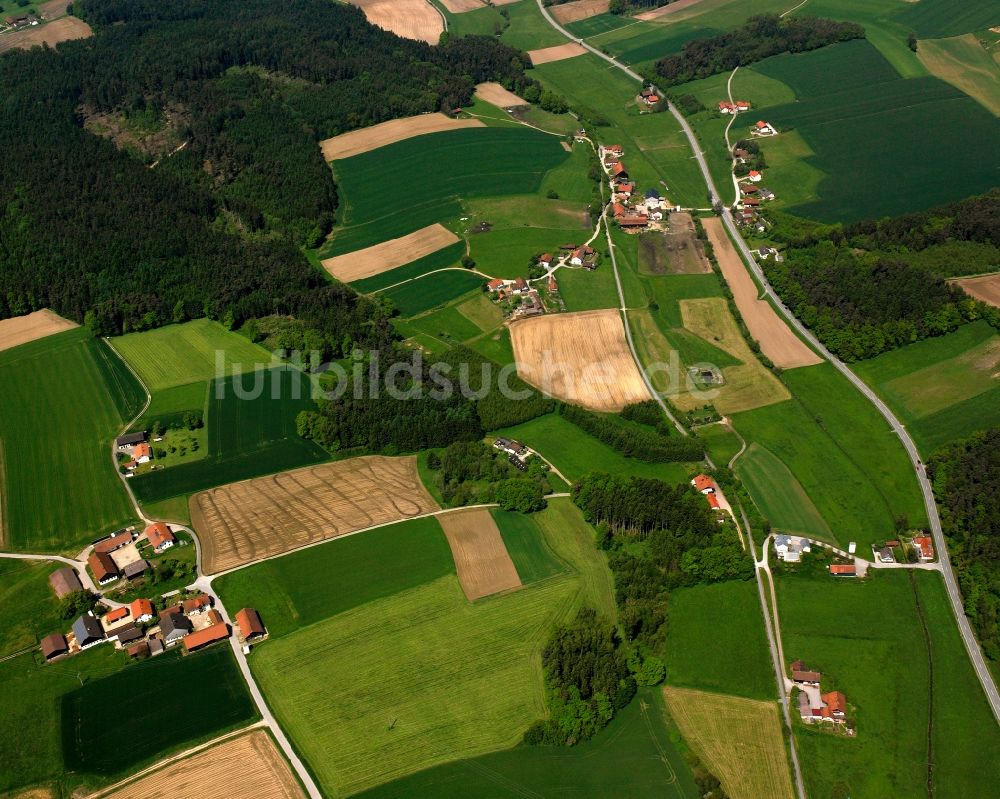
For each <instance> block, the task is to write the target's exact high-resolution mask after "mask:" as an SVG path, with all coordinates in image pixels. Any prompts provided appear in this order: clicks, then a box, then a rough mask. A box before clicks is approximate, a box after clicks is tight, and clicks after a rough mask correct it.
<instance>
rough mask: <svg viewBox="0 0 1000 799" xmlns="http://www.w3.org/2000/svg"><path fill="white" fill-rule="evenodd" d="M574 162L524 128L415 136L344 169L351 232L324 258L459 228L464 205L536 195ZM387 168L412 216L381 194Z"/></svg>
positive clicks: (550, 140)
mask: <svg viewBox="0 0 1000 799" xmlns="http://www.w3.org/2000/svg"><path fill="white" fill-rule="evenodd" d="M569 157H570V155H569V153H567V152H566V151H565V150H563V148H562V147H561V146H560V144H559V139H558V138H556V137H555V136H549V135H547V134H545V133H541V132H539V131H534V130H531V129H530V128H526V127H522V126H518V127H516V128H508V127H486V128H463V129H461V130H453V131H445V132H442V133H432V134H427V135H424V136H415V137H413V138H410V139H405V140H404V141H400V142H396V143H395V144H389V145H386V146H385V147H379V148H378V149H377V150H372V151H371V152H368V153H363V154H361V155H356V156H354V157H352V158H346V159H343V160H340V161H336V162H334V164H333V168H334V172H335V174H336V176H337V181H338V186H339V191H340V193H341V196H342V198H343V200H342V209H343V210H342V214H341V222H342V223H343V225H344V227H343V228H341V229H338V231H337V232H336V233H335V234H334V236H333V239H332V240H331V242H330V244H329V246H328V247H327V248H326V249H325V250H324V252H323V253H322V256H323V257H327V256H329V255H340V254H343V253H346V252H351V251H353V250H358V249H361V248H362V247H368V246H370V245H372V244H378V243H379V242H382V241H387V240H389V239H392V238H396V237H398V236H403V235H405V234H407V233H412V232H413V231H415V230H419V229H420V228H423V227H426V226H427V225H430V224H433V223H435V222H445V223H449V222H450V223H452V226H454V225H455V224H457V221H458V218H459V217H461V216H463V214H462V203H463V201H466V200H469V199H472V198H476V197H495V196H500V195H504V194H534V193H535V192H537V191H538V190H539V188H540V187H541V185H542V180H543V179H544V177H545V173H546V172H548V171H549V170H550V169H553V168H555V167H557V166H559V165H560V164H562V163H563V162H564V161H566V160H567V159H568V158H569ZM386 164H392V187H393V190H394V191H395V192H396V193H397V194H398V195H399V196H402V197H406V198H407V200H406V208H405V213H401V212H400V208H399V205H398V203H392V202H389V203H387V202H386V201H385V199H384V197H383V195H382V193H381V192H379V191H375V190H374V187H376V186H380V185H383V184H384V182H385V179H386ZM484 164H488V165H489V168H488V169H486V168H484ZM443 167H445V168H443Z"/></svg>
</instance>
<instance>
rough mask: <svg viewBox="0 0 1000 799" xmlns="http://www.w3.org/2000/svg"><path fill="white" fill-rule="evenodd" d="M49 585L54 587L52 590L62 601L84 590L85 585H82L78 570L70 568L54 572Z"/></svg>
mask: <svg viewBox="0 0 1000 799" xmlns="http://www.w3.org/2000/svg"><path fill="white" fill-rule="evenodd" d="M49 585H51V586H52V590H53V591H55V592H56V596H57V597H59V598H60V599H62V598H63V597H64V596H66V595H67V594H72V593H73V592H74V591H82V590H83V585H82V584H81V583H80V578H79V577H78V576H77V573H76V570H75V569H72V568H70V567H69V566H63V568H61V569H57V570H56V571H54V572H52V574H50V575H49Z"/></svg>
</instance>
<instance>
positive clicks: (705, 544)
mask: <svg viewBox="0 0 1000 799" xmlns="http://www.w3.org/2000/svg"><path fill="white" fill-rule="evenodd" d="M573 501H574V502H575V503H576V504H577V505H578V506H579V507H580V508H581V510H582V511H583V514H584V516H585V517H586V519H587V520H588V521H589V522H591V523H592V524H595V525H596V526H597V530H598V535H599V536H600V540H601V545H602V546H603V548H604V549H606V550H607V551H608V553H609V558H608V565H609V566H610V567H611V571H612V572H613V573H614V576H615V598H616V601H617V604H618V612H619V621H620V624H621V627H622V630H623V631H624V633H625V635H626V636H627V638H628V640H629V641H634V642H637V643H639V644H640V645H641V646H642V647H643V648H644V649H646V650H648V651H654V652H655V651H658V650H659V649H660V648H661V647H662V646H663V642H664V636H665V626H666V606H667V600H668V597H669V594H670V591H671V590H672V589H674V588H676V587H678V586H684V585H693V584H695V583H699V582H718V581H720V580H732V579H750V578H751V577H752V576H753V562H752V561H751V559H750V557H749V555H748V554H747V553H746V552H744V550H743V548H742V547H741V546H740V543H739V538H738V536H737V535H736V533H735V532H734V531H733V530H732V529H731V527H730V526H729V525H728V524H727V525H720V524H719V523H718V522H717V520H716V518H715V516H714V514H713V513H712V511H711V510H710V509H709V507H708V504H707V503H706V502H705V499H704V497H702V496H701V495H700V494H698V493H697V492H695V491H694V489H692V488H691V487H690V486H686V485H679V486H671V485H669V484H667V483H665V482H663V481H662V480H654V479H648V478H640V477H613V476H610V475H606V474H592V475H588V476H587V477H585V478H584V479H583V480H581V481H580V482H578V483H577V484H576V485H574V486H573Z"/></svg>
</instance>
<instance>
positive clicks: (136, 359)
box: [112, 319, 271, 393]
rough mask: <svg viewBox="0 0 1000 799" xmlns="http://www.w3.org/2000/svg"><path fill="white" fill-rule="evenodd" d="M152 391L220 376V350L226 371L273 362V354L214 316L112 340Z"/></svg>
mask: <svg viewBox="0 0 1000 799" xmlns="http://www.w3.org/2000/svg"><path fill="white" fill-rule="evenodd" d="M112 344H113V345H114V347H115V349H117V350H118V352H120V353H121V355H122V357H123V358H125V360H126V361H128V362H129V364H130V365H131V367H132V368H133V369H135V371H136V372H137V373H138V375H139V377H140V378H141V379H142V382H143V383H145V384H146V387H147V388H148V389H149V390H150V392H151V393H155V392H156V391H157V390H160V389H166V388H173V387H175V386H180V385H184V384H189V383H195V382H197V381H205V380H211V379H213V378H215V377H218V376H219V374H218V370H217V367H216V356H217V353H220V352H222V353H225V364H226V371H225V373H226V374H233V373H234V372H242V371H253V370H254V369H256V368H258V367H259V366H267V365H268V364H270V363H271V354H270V353H269V352H268V351H267V350H265V349H264V348H263V347H259V346H257V345H256V344H254V343H253V342H251V341H250V340H249V339H247V338H245V337H243V336H240V335H237V334H236V333H232V332H230V331H229V330H226V328H224V327H223V326H222V325H220V324H219V323H218V322H213V321H212V320H211V319H195V320H194V321H191V322H185V323H184V324H181V325H167V326H166V327H159V328H156V329H155V330H148V331H146V332H144V333H129V334H128V335H126V336H120V337H118V338H115V339H113V340H112Z"/></svg>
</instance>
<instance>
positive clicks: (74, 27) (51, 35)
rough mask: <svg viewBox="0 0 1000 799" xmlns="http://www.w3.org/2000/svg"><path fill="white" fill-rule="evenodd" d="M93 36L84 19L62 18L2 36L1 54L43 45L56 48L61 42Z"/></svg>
mask: <svg viewBox="0 0 1000 799" xmlns="http://www.w3.org/2000/svg"><path fill="white" fill-rule="evenodd" d="M93 35H94V32H93V31H92V30H91V29H90V25H88V24H87V23H86V22H84V21H83V20H82V19H79V18H78V17H62V18H61V19H57V20H53V21H52V22H48V23H46V24H45V25H35V26H34V27H33V28H27V29H25V30H23V31H16V32H15V33H8V34H6V35H4V36H0V53H5V52H7V51H8V50H18V49H20V50H30V49H31V48H32V47H41V46H42V45H43V44H47V45H48V46H49V47H55V46H56V45H57V44H59V43H60V42H68V41H69V40H70V39H86V38H87V37H88V36H93Z"/></svg>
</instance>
